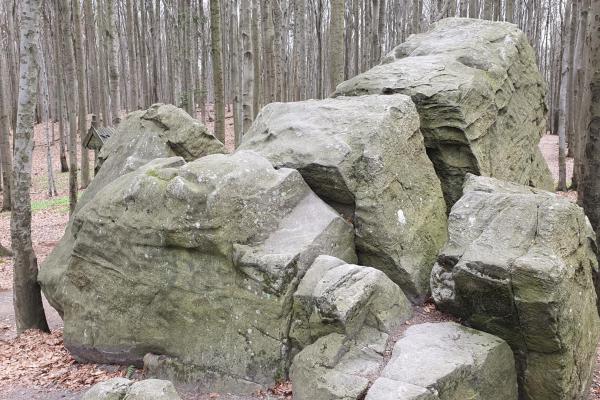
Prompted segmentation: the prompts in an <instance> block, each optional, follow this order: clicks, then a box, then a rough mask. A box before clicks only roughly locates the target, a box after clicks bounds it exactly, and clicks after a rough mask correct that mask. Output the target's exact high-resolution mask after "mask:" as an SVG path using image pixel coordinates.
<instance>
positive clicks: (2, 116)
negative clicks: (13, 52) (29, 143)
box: [0, 57, 12, 211]
mask: <svg viewBox="0 0 600 400" xmlns="http://www.w3.org/2000/svg"><path fill="white" fill-rule="evenodd" d="M8 76H9V74H8V65H7V63H6V58H4V57H0V161H2V187H3V190H2V209H0V211H8V210H10V208H11V206H10V205H11V188H12V180H11V178H10V174H11V173H12V155H11V153H12V152H11V149H10V114H11V113H10V100H9V97H8Z"/></svg>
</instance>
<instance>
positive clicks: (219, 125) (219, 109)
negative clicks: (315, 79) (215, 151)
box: [210, 0, 225, 142]
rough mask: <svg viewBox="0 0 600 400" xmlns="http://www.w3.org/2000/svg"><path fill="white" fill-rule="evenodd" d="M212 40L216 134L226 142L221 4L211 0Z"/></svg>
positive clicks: (217, 0) (216, 0)
mask: <svg viewBox="0 0 600 400" xmlns="http://www.w3.org/2000/svg"><path fill="white" fill-rule="evenodd" d="M210 40H211V54H212V62H213V86H214V97H215V105H214V107H215V136H216V137H217V139H219V140H220V141H222V142H225V104H224V99H223V96H224V87H223V59H222V39H221V4H220V1H219V0H210Z"/></svg>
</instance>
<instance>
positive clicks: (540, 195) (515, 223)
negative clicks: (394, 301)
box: [431, 175, 600, 400]
mask: <svg viewBox="0 0 600 400" xmlns="http://www.w3.org/2000/svg"><path fill="white" fill-rule="evenodd" d="M448 229H449V239H448V243H447V245H446V246H445V247H444V249H443V250H442V252H441V254H440V256H439V261H438V263H437V264H436V265H435V267H434V269H433V271H432V277H431V286H432V293H433V298H434V299H435V301H436V303H437V304H438V306H439V307H440V308H441V309H443V310H446V311H449V312H451V313H453V314H455V315H457V316H460V317H461V318H463V319H464V320H465V321H466V322H468V323H469V324H471V325H472V326H473V327H475V328H477V329H481V330H483V331H486V332H490V333H492V334H495V335H498V336H499V337H501V338H503V339H505V340H506V341H507V342H508V343H509V344H510V346H511V347H512V349H513V351H514V353H515V356H516V360H517V367H518V369H519V384H520V395H521V398H522V399H531V400H542V399H543V400H555V399H556V400H558V399H562V400H567V399H585V398H586V393H587V390H588V387H589V384H590V379H591V376H592V371H593V367H594V362H595V353H596V345H597V343H598V338H599V334H600V324H599V319H598V310H597V308H596V292H595V290H594V283H593V278H592V276H593V274H594V271H596V270H597V268H598V262H597V254H596V244H595V235H594V232H593V230H592V228H591V226H590V224H589V221H588V220H587V218H586V217H585V215H584V213H583V210H582V209H581V208H580V207H578V206H577V205H576V204H573V203H571V202H569V201H568V200H566V199H564V198H561V197H558V196H556V195H554V194H552V193H549V192H544V191H541V190H536V189H532V188H529V187H525V186H520V185H516V184H512V183H507V182H502V181H498V180H496V179H493V178H484V177H476V176H473V175H468V176H467V179H466V182H465V188H464V196H463V197H462V198H461V199H460V200H459V201H458V202H457V203H456V204H455V205H454V207H453V208H452V212H451V213H450V221H449V228H448Z"/></svg>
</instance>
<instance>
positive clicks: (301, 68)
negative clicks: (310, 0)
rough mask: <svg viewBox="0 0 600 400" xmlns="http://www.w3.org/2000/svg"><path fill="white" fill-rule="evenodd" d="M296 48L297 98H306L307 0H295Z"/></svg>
mask: <svg viewBox="0 0 600 400" xmlns="http://www.w3.org/2000/svg"><path fill="white" fill-rule="evenodd" d="M294 6H295V9H294V28H295V29H296V33H295V34H294V50H296V51H297V53H296V54H297V61H296V62H297V69H296V77H297V79H296V96H295V100H296V101H299V100H304V99H305V98H306V0H295V1H294Z"/></svg>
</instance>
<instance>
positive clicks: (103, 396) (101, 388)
mask: <svg viewBox="0 0 600 400" xmlns="http://www.w3.org/2000/svg"><path fill="white" fill-rule="evenodd" d="M180 399H181V397H179V395H178V394H177V391H176V390H175V387H174V386H173V384H172V383H171V382H169V381H163V380H159V379H146V380H143V381H138V382H134V381H131V380H129V379H125V378H113V379H109V380H107V381H105V382H100V383H97V384H95V385H94V386H92V387H91V388H90V389H89V390H88V391H87V392H85V394H84V395H83V398H82V400H180Z"/></svg>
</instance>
